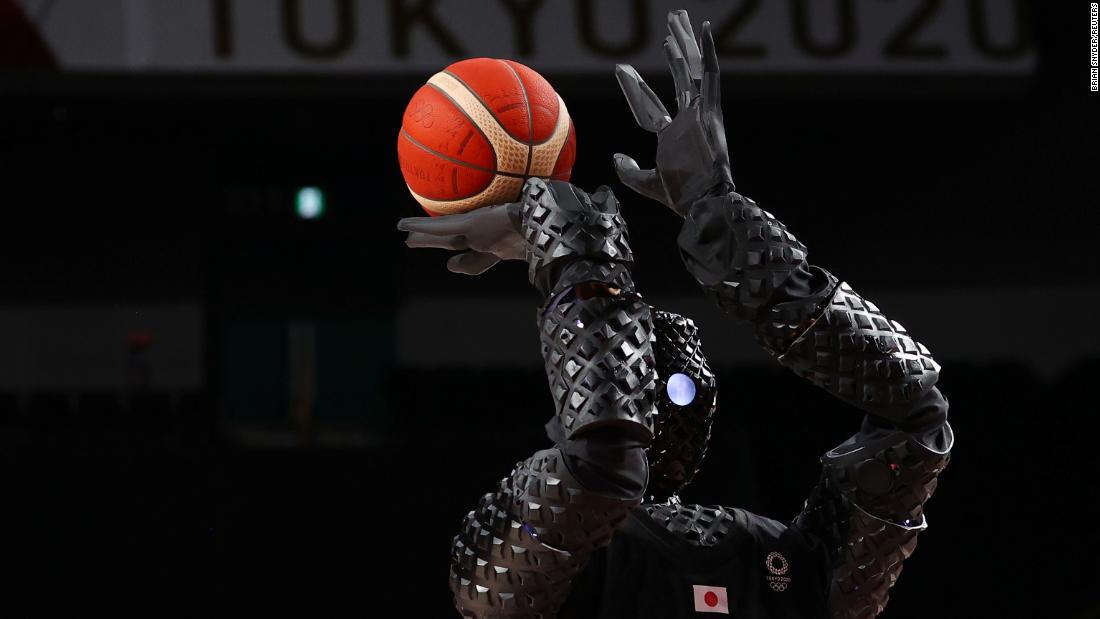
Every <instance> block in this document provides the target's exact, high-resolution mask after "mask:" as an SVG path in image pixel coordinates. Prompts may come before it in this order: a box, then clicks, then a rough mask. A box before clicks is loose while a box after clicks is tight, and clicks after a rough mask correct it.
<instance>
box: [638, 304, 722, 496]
mask: <svg viewBox="0 0 1100 619" xmlns="http://www.w3.org/2000/svg"><path fill="white" fill-rule="evenodd" d="M653 329H654V335H655V337H656V339H655V340H654V343H653V356H654V358H655V359H656V362H657V377H658V378H657V416H656V422H655V424H654V426H655V427H654V438H653V443H651V444H650V446H649V449H648V450H647V451H646V455H647V457H648V459H649V487H648V488H647V489H646V495H647V496H649V497H650V500H653V501H663V500H665V499H667V498H668V497H670V496H672V495H675V494H676V493H677V492H679V491H680V490H682V489H683V488H684V486H687V485H688V484H689V483H691V480H692V479H693V478H694V477H695V474H696V473H697V472H698V471H699V467H700V466H702V463H703V457H704V456H706V453H707V443H708V442H709V441H710V430H711V425H712V424H713V423H714V411H715V407H716V404H717V394H718V388H717V383H716V382H715V379H714V373H713V372H711V370H710V367H709V366H708V365H707V360H706V357H704V356H703V345H702V342H701V341H700V339H699V330H698V328H697V327H696V326H695V323H694V322H692V320H691V319H690V318H685V317H683V316H680V315H679V314H673V313H671V312H665V311H660V310H654V312H653ZM677 373H681V374H685V375H687V376H688V377H690V378H691V380H692V382H694V383H695V389H696V394H695V399H694V400H692V401H691V402H690V403H688V404H687V405H685V406H680V405H679V404H676V403H675V402H673V401H672V400H671V398H669V395H668V390H667V389H666V384H667V381H668V378H669V377H670V376H672V375H673V374H677Z"/></svg>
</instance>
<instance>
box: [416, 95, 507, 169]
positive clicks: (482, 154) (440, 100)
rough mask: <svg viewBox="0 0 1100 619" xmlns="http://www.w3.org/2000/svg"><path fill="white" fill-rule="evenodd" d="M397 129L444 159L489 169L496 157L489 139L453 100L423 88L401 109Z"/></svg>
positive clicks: (494, 162)
mask: <svg viewBox="0 0 1100 619" xmlns="http://www.w3.org/2000/svg"><path fill="white" fill-rule="evenodd" d="M401 127H402V129H404V130H405V131H406V132H407V133H408V134H409V137H411V138H412V140H413V141H415V142H416V143H418V144H420V145H421V146H424V147H426V148H428V149H430V150H432V151H434V152H437V153H439V154H441V155H443V156H445V157H450V158H451V159H456V160H458V161H461V162H463V163H469V164H471V165H473V166H478V167H482V168H485V169H486V170H492V169H494V168H495V167H496V156H495V155H494V154H493V148H492V146H491V145H490V144H489V140H488V139H487V138H486V137H485V135H484V134H483V133H482V132H481V129H479V128H478V126H477V125H476V124H474V123H473V121H471V120H470V118H469V117H467V116H466V114H464V113H463V111H462V110H460V109H459V108H457V107H455V104H454V102H453V101H451V100H450V99H448V98H447V97H446V96H444V95H443V93H441V92H439V91H438V90H436V89H435V88H432V87H431V86H428V85H426V84H425V85H424V86H421V87H420V90H418V91H416V94H415V95H413V98H412V100H411V101H409V105H408V106H407V107H406V108H405V116H404V117H403V118H402V120H401Z"/></svg>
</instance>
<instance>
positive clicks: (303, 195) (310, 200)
mask: <svg viewBox="0 0 1100 619" xmlns="http://www.w3.org/2000/svg"><path fill="white" fill-rule="evenodd" d="M294 205H295V210H296V211H297V213H298V217H301V218H302V219H317V218H318V217H320V216H321V215H324V214H325V192H323V191H321V190H320V189H319V188H317V187H302V188H301V189H299V190H298V195H297V197H296V198H295V200H294Z"/></svg>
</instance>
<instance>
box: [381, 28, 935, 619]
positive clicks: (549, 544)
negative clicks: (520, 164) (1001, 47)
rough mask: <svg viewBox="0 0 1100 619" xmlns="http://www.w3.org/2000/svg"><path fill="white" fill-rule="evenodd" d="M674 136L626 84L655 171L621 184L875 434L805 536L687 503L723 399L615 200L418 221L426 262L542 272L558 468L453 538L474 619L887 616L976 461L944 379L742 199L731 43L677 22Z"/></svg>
mask: <svg viewBox="0 0 1100 619" xmlns="http://www.w3.org/2000/svg"><path fill="white" fill-rule="evenodd" d="M668 23H669V31H670V36H669V37H668V38H667V39H666V41H665V52H666V56H667V59H668V64H669V67H670V70H671V72H672V76H673V78H674V84H675V87H676V91H677V96H676V102H677V106H678V111H677V114H676V115H675V117H672V116H670V114H669V113H668V112H667V110H666V109H665V107H664V106H663V105H662V103H661V102H660V100H659V99H658V98H657V96H656V95H655V94H654V93H653V91H652V90H651V89H650V88H649V87H648V86H647V85H646V83H645V82H644V81H643V79H642V78H641V76H639V75H638V73H637V72H636V71H635V70H634V69H633V68H632V67H630V66H627V65H619V66H618V67H617V68H616V77H617V79H618V81H619V84H620V87H621V88H622V90H623V92H624V94H625V96H626V99H627V102H628V104H629V106H630V109H631V111H632V113H633V115H634V118H635V120H636V121H637V122H638V124H639V125H640V126H641V127H642V128H643V129H646V130H648V131H650V132H653V133H656V135H657V152H656V157H655V160H656V167H655V168H654V169H651V170H642V169H640V168H639V166H638V165H637V164H636V163H635V161H634V160H633V159H631V158H630V157H627V156H625V155H615V158H614V159H615V161H614V163H615V168H616V172H617V175H618V177H619V179H620V181H621V182H622V183H623V184H624V185H626V186H627V187H629V188H630V189H632V190H634V191H635V192H637V193H639V194H641V195H642V196H644V197H646V198H650V199H652V200H655V201H657V202H660V203H662V204H664V205H665V206H667V207H668V208H669V209H671V211H672V212H673V213H675V214H676V215H677V216H679V217H680V218H681V219H682V222H683V223H682V227H681V229H680V232H679V235H678V237H677V243H678V246H679V250H680V254H681V256H682V258H683V262H684V265H685V266H686V268H687V270H688V272H689V273H690V274H691V275H692V276H693V277H694V278H695V279H696V280H697V281H698V283H699V285H700V286H701V288H702V289H703V291H704V292H705V294H707V295H708V296H710V297H711V298H712V299H713V300H714V301H715V302H716V303H717V304H718V306H719V307H720V308H721V309H722V310H723V311H724V313H725V314H727V315H728V316H729V317H731V318H733V319H734V320H735V321H738V322H741V323H744V324H746V325H748V326H749V327H750V328H752V329H753V330H754V333H755V335H756V339H757V340H758V341H759V343H760V345H761V346H763V348H764V349H765V350H766V351H767V352H768V353H770V354H771V355H772V356H773V357H774V358H775V360H776V362H777V363H779V364H780V365H781V366H784V367H786V368H789V369H790V370H792V371H793V372H794V373H795V374H797V375H798V376H801V377H802V378H804V379H806V380H809V381H811V382H812V383H813V384H815V385H817V386H818V387H820V388H821V389H822V390H824V391H826V392H828V393H829V394H831V395H832V396H833V397H837V398H840V399H841V400H843V401H845V402H847V403H849V404H851V405H852V406H855V407H858V408H859V409H861V410H863V411H864V412H865V413H866V414H865V417H864V420H863V423H862V425H861V427H860V428H859V430H858V432H856V433H855V434H854V435H853V436H852V437H851V438H850V439H848V440H847V441H845V442H844V443H842V444H841V445H839V446H838V447H836V448H835V449H833V450H831V451H829V452H828V453H826V454H825V455H824V456H823V457H822V458H821V464H822V471H821V477H820V481H819V483H818V484H817V485H816V487H814V488H813V490H812V491H811V492H810V495H809V497H808V498H807V499H806V501H805V504H804V507H803V509H802V510H801V512H800V513H799V514H798V515H796V516H795V517H794V518H793V519H792V520H790V521H789V522H787V523H781V522H777V521H775V520H771V519H769V518H765V517H763V516H760V515H756V514H752V513H749V512H747V511H745V510H742V509H737V508H731V507H721V506H701V505H690V504H684V503H682V502H681V501H680V500H679V498H678V493H679V492H680V491H681V490H682V489H683V488H684V487H685V486H687V485H688V484H689V483H690V482H691V480H692V478H693V476H694V475H695V474H696V472H697V471H698V470H699V467H700V465H701V463H702V460H703V457H704V455H705V453H706V448H707V441H708V439H709V437H710V431H711V425H712V422H713V419H714V414H715V409H716V395H717V383H716V379H715V376H714V374H713V372H711V370H710V368H709V367H708V365H707V361H706V358H705V356H704V354H703V348H702V344H701V341H700V337H699V332H698V329H697V328H696V326H695V324H694V323H693V322H692V321H691V320H690V319H688V318H685V317H683V316H679V315H677V314H674V313H670V312H666V311H662V310H658V309H655V308H653V307H651V306H649V305H648V304H647V303H646V302H645V301H644V300H643V298H642V296H641V295H640V294H639V292H638V291H637V290H636V288H635V286H634V283H633V280H632V276H631V271H632V267H633V263H634V261H633V251H632V248H631V246H630V243H629V238H628V233H627V226H626V222H625V221H624V219H623V216H622V213H621V211H620V209H619V203H618V200H617V199H616V197H615V195H614V194H613V193H612V191H611V189H609V188H608V187H600V188H598V189H597V190H596V191H595V192H593V193H587V192H585V191H582V190H580V189H578V188H577V187H574V186H572V185H570V184H568V183H565V182H561V181H549V182H547V181H544V180H540V179H537V178H533V179H530V180H529V181H527V183H526V184H525V186H524V188H523V193H522V196H521V199H520V200H519V201H518V202H515V203H509V204H501V205H496V206H489V207H485V208H482V209H478V210H475V211H471V212H469V213H464V214H458V215H447V216H441V217H434V218H426V217H417V218H406V219H403V220H401V221H400V222H399V224H398V228H399V229H400V230H403V231H406V232H408V233H409V234H408V237H407V239H406V244H407V245H408V246H409V247H413V248H419V247H435V248H446V249H451V250H457V251H461V252H462V253H460V254H458V255H455V256H453V257H452V258H450V260H449V261H448V263H447V268H448V269H449V270H451V271H453V272H457V273H465V274H469V275H476V274H479V273H481V272H483V271H485V270H486V269H488V268H490V267H491V266H493V265H494V264H496V263H497V262H499V261H500V260H523V261H526V263H527V265H528V277H529V280H530V282H531V284H532V285H534V286H535V288H536V289H537V290H538V291H539V292H540V293H541V295H542V297H543V299H544V302H543V303H542V305H541V306H540V307H539V309H538V312H537V322H538V328H539V337H540V345H541V351H542V356H543V359H544V362H545V368H546V375H547V378H548V381H549V385H550V390H551V393H552V395H553V398H554V401H555V402H556V411H555V414H554V415H553V417H552V418H551V419H550V421H549V422H548V423H547V424H546V433H547V436H548V438H549V440H550V441H551V442H552V446H551V447H549V448H547V449H544V450H541V451H538V452H537V453H535V454H533V455H532V456H531V457H529V458H527V459H526V460H523V461H521V462H519V463H517V464H516V465H515V467H514V468H513V469H512V471H511V472H510V473H509V474H508V475H507V476H506V477H504V478H503V479H502V480H501V482H500V484H499V486H498V487H497V488H496V489H495V490H493V491H491V492H488V493H487V494H485V495H484V496H483V497H482V498H481V500H480V502H479V503H478V505H477V507H476V509H474V510H472V511H470V512H469V514H467V516H466V518H465V520H464V522H463V524H462V526H461V529H460V530H459V532H458V534H457V535H456V536H455V538H454V542H453V545H452V548H451V557H450V564H451V569H450V587H451V590H452V592H453V595H454V602H455V606H456V608H457V609H458V611H459V612H460V613H461V615H462V616H463V617H469V618H472V619H503V618H510V619H511V618H524V619H536V618H541V619H550V618H555V617H556V618H563V619H564V618H580V617H584V618H596V619H619V618H627V617H629V618H631V619H647V618H658V617H659V618H661V619H669V618H676V617H697V616H699V615H700V614H706V613H714V614H732V615H739V616H743V617H768V618H772V617H800V618H807V617H834V618H838V619H839V618H843V619H856V618H860V619H865V618H870V617H874V616H876V615H877V614H879V613H880V612H881V611H882V610H883V608H884V607H885V606H886V604H887V601H888V599H889V591H890V588H891V587H892V586H893V584H894V583H895V581H896V580H897V578H898V576H899V574H900V572H901V569H902V562H903V561H904V560H905V559H906V558H907V557H909V556H910V554H911V553H912V552H913V551H914V548H915V547H916V543H917V536H918V534H919V533H920V532H921V531H923V530H924V529H925V528H926V527H927V526H928V522H927V519H926V517H925V514H924V504H925V502H926V501H927V500H928V499H929V497H930V496H931V495H932V493H933V491H934V490H935V488H936V480H937V476H938V475H939V473H940V472H941V471H942V470H943V469H944V467H945V466H946V465H947V463H948V460H949V454H950V451H951V448H952V445H953V442H954V438H953V434H952V430H951V426H950V425H949V424H948V422H947V410H948V404H947V400H946V399H945V398H944V396H943V395H942V394H941V393H940V391H939V390H938V389H937V388H936V386H935V385H936V380H937V378H938V374H939V369H940V366H939V365H938V364H937V363H936V361H935V360H934V359H933V358H932V355H931V353H930V352H929V350H928V349H927V348H926V347H924V346H923V345H921V344H920V343H918V342H917V341H916V340H914V339H913V337H912V336H911V335H910V334H909V333H908V332H907V331H906V330H905V328H904V327H902V325H900V324H898V323H897V322H896V321H892V320H890V319H889V318H887V317H886V316H885V315H884V314H883V313H882V311H880V310H879V309H878V308H877V307H876V306H875V304H874V303H872V302H871V301H869V300H867V299H864V298H863V297H862V296H860V294H859V293H858V292H856V291H855V290H853V289H852V287H850V286H849V285H848V284H846V283H844V282H843V281H841V280H839V279H838V278H836V277H835V276H833V275H832V274H831V273H829V272H828V271H826V270H825V269H823V268H820V267H819V266H817V265H813V264H811V263H810V262H808V252H807V249H806V247H805V246H804V245H803V244H802V243H801V242H799V241H798V240H797V239H796V238H795V237H794V235H793V234H791V233H790V232H789V231H788V230H787V229H786V227H785V226H784V225H783V224H782V223H780V221H779V220H778V219H776V218H775V217H774V216H773V215H772V214H771V213H769V212H767V211H765V210H763V209H762V208H761V207H760V206H759V205H757V204H756V202H754V201H753V200H752V199H750V198H748V197H745V196H743V195H741V194H739V193H738V192H737V191H736V187H735V185H734V182H733V178H732V173H731V167H730V161H729V154H728V150H727V147H726V141H725V129H724V122H723V116H722V110H721V101H720V88H719V86H720V81H719V69H718V62H717V55H716V52H715V46H714V41H713V38H712V35H711V29H710V24H709V23H704V24H703V26H702V36H701V37H700V38H699V40H698V41H697V40H696V38H695V35H694V32H693V30H692V26H691V23H690V21H689V19H688V16H687V14H686V12H684V11H674V12H672V13H670V14H669V20H668Z"/></svg>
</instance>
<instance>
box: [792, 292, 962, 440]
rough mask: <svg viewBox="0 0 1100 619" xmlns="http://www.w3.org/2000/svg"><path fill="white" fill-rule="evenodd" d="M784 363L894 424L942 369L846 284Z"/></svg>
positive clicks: (908, 410)
mask: <svg viewBox="0 0 1100 619" xmlns="http://www.w3.org/2000/svg"><path fill="white" fill-rule="evenodd" d="M779 363H780V365H783V366H785V367H788V368H790V369H792V370H794V371H795V372H796V373H797V374H799V375H800V376H802V377H804V378H806V379H808V380H810V381H811V382H813V383H814V384H816V385H818V386H819V387H821V388H823V389H825V390H826V391H828V392H829V393H832V394H833V395H835V396H837V397H839V398H840V399H842V400H844V401H845V402H848V403H850V404H853V405H855V406H857V407H859V408H861V409H863V410H865V411H867V412H869V413H873V414H875V415H878V416H879V417H883V418H885V419H889V420H891V421H893V422H895V423H900V422H902V421H903V420H904V419H905V417H906V416H907V415H908V414H909V413H910V411H911V408H912V405H913V403H914V402H916V401H917V400H918V399H919V398H920V397H921V396H922V395H923V394H924V392H925V391H927V390H928V389H931V388H932V386H933V385H935V383H936V380H937V378H938V377H939V370H940V366H939V364H937V363H936V362H935V360H933V359H932V354H931V353H930V352H929V351H928V349H927V348H925V347H924V345H923V344H920V343H918V342H916V341H915V340H913V338H912V337H910V336H909V334H908V333H907V332H906V331H905V328H904V327H902V326H901V325H900V324H899V323H898V322H896V321H893V320H888V319H887V318H886V316H884V315H883V314H882V312H881V311H879V309H878V307H876V306H875V304H874V303H871V302H870V301H866V300H864V299H863V297H861V296H859V295H858V294H856V293H855V292H854V291H853V290H852V289H851V287H849V286H848V285H847V284H846V283H844V284H841V285H840V286H839V287H838V288H837V289H836V291H835V293H834V294H833V296H832V298H831V299H830V300H829V302H828V303H827V304H826V306H825V307H824V309H823V310H822V312H821V316H820V317H819V318H818V319H817V320H816V321H815V322H814V323H813V325H812V326H811V327H810V328H809V329H807V330H806V331H805V332H804V333H802V335H801V336H800V337H799V338H798V339H797V340H796V341H795V342H794V343H793V344H791V346H790V348H789V349H788V350H787V351H786V352H785V353H784V354H783V355H781V356H780V357H779Z"/></svg>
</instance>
